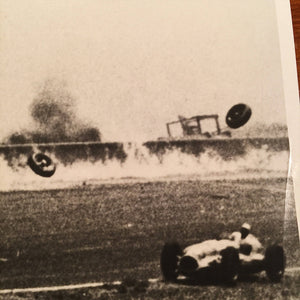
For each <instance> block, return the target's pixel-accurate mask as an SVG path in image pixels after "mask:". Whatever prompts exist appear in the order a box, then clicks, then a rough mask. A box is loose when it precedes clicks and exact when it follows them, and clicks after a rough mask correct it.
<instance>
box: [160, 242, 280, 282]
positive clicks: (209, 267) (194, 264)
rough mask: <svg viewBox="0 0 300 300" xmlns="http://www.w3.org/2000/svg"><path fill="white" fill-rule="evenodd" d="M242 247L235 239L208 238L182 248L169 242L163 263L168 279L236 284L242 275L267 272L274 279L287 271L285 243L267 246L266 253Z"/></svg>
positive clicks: (163, 269)
mask: <svg viewBox="0 0 300 300" xmlns="http://www.w3.org/2000/svg"><path fill="white" fill-rule="evenodd" d="M248 250H249V249H246V251H245V249H241V248H240V246H239V245H238V244H237V243H236V242H234V241H231V240H229V239H228V240H227V239H223V240H207V241H204V242H202V243H198V244H194V245H191V246H188V247H186V248H185V249H183V250H182V249H181V248H180V246H179V244H178V243H177V242H171V243H166V244H165V245H164V247H163V249H162V252H161V258H160V264H161V270H162V274H163V277H164V279H165V280H166V281H171V282H176V281H177V280H178V278H179V277H182V276H183V277H184V278H185V279H188V280H192V281H196V282H198V283H202V282H215V283H219V282H223V283H234V282H235V281H236V280H237V279H238V278H242V277H245V276H249V275H251V274H255V273H260V272H262V271H266V274H267V276H268V278H269V279H270V280H271V281H272V282H279V281H280V280H281V278H282V277H283V274H284V269H285V255H284V250H283V248H282V246H280V245H277V244H274V245H272V246H269V247H267V249H266V251H265V254H264V255H263V254H261V253H251V249H250V251H248Z"/></svg>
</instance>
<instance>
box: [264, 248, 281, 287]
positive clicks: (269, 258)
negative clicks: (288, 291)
mask: <svg viewBox="0 0 300 300" xmlns="http://www.w3.org/2000/svg"><path fill="white" fill-rule="evenodd" d="M265 267H266V273H267V276H268V278H269V279H270V280H271V281H272V282H279V281H280V280H281V279H282V277H283V274H284V269H285V255H284V250H283V248H282V247H281V246H279V245H272V246H270V247H268V248H267V250H266V254H265Z"/></svg>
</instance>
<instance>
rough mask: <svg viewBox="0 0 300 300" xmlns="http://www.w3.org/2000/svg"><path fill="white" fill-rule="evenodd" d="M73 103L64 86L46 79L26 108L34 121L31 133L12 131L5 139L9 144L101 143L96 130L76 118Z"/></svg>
mask: <svg viewBox="0 0 300 300" xmlns="http://www.w3.org/2000/svg"><path fill="white" fill-rule="evenodd" d="M75 108H76V101H75V99H74V97H73V96H72V95H71V93H70V92H69V91H68V90H67V87H66V84H65V83H63V82H59V81H57V80H54V79H49V80H46V81H45V83H44V84H43V86H42V87H41V88H40V90H39V92H38V93H37V96H36V97H35V98H34V99H33V102H32V104H31V106H30V114H31V117H32V119H33V121H34V127H33V129H32V130H23V131H21V132H15V133H13V134H12V135H10V136H9V137H8V138H7V139H6V141H5V142H6V143H9V144H24V143H51V142H88V141H101V133H100V131H99V129H98V128H96V127H92V126H90V125H89V124H87V123H85V122H83V121H82V120H80V119H79V118H78V117H77V116H76V110H75Z"/></svg>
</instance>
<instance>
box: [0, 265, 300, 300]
mask: <svg viewBox="0 0 300 300" xmlns="http://www.w3.org/2000/svg"><path fill="white" fill-rule="evenodd" d="M296 272H300V267H292V268H287V269H286V270H285V273H296ZM159 280H161V279H160V278H149V279H148V283H149V284H151V283H155V282H158V281H159ZM121 284H122V281H113V282H88V283H82V284H71V285H59V286H48V287H34V288H15V289H4V290H0V295H6V294H20V293H40V292H53V291H67V290H76V289H83V288H95V287H100V288H101V287H105V286H110V287H112V286H119V285H121Z"/></svg>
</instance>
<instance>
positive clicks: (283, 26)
mask: <svg viewBox="0 0 300 300" xmlns="http://www.w3.org/2000/svg"><path fill="white" fill-rule="evenodd" d="M275 5H276V12H277V22H278V32H279V42H280V51H281V66H282V79H283V89H284V98H285V106H286V114H287V125H288V133H289V142H290V170H289V174H291V176H292V178H293V182H294V195H295V202H296V212H297V219H298V229H300V131H299V127H300V126H299V124H300V105H299V90H298V80H297V65H296V55H295V45H294V36H293V27H292V16H291V7H290V1H287V0H275ZM299 238H300V230H299Z"/></svg>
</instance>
